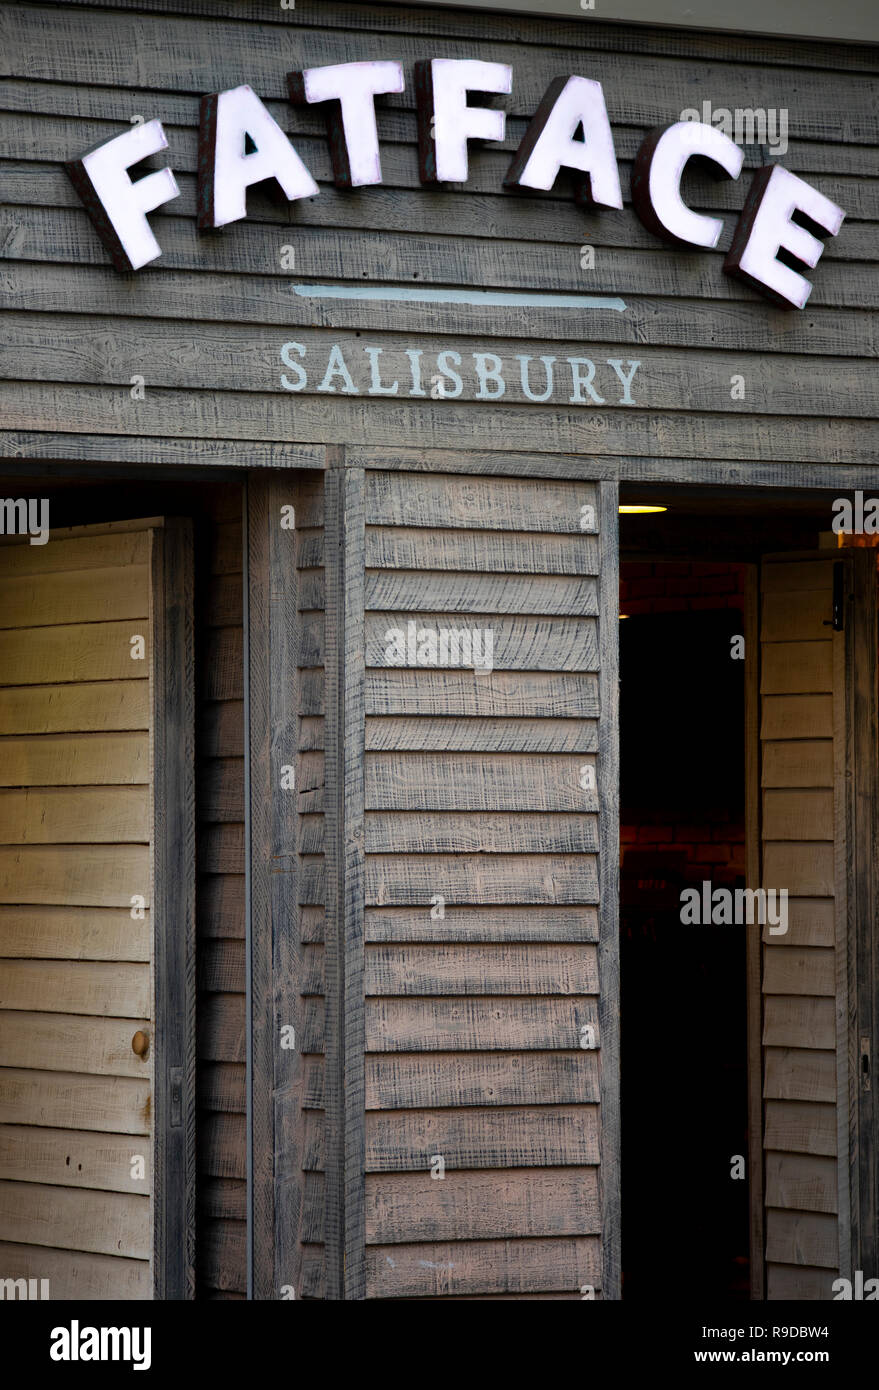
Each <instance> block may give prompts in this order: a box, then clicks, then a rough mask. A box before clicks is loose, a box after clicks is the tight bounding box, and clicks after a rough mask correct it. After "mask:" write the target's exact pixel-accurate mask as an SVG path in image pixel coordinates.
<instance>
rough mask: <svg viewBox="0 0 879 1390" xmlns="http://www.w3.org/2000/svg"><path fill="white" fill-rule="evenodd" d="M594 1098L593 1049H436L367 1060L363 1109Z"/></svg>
mask: <svg viewBox="0 0 879 1390" xmlns="http://www.w3.org/2000/svg"><path fill="white" fill-rule="evenodd" d="M597 1099H598V1053H597V1052H594V1051H593V1052H584V1051H577V1052H533V1051H531V1052H528V1051H520V1052H482V1051H480V1052H478V1053H474V1054H472V1055H471V1054H468V1053H466V1052H464V1053H462V1052H445V1053H443V1052H435V1053H423V1052H418V1053H412V1054H407V1053H401V1054H397V1055H394V1054H387V1055H384V1056H383V1055H381V1054H371V1055H369V1056H367V1058H366V1108H367V1110H412V1109H420V1108H421V1107H437V1106H450V1107H453V1108H456V1107H462V1106H471V1105H482V1106H485V1105H501V1106H503V1105H586V1104H589V1103H591V1102H593V1101H597Z"/></svg>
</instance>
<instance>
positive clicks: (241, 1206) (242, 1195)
mask: <svg viewBox="0 0 879 1390" xmlns="http://www.w3.org/2000/svg"><path fill="white" fill-rule="evenodd" d="M200 1188H201V1192H200V1196H199V1200H198V1205H199V1211H200V1213H201V1214H202V1218H203V1220H204V1221H205V1223H207V1222H208V1221H209V1220H217V1219H218V1220H223V1221H225V1220H228V1221H241V1222H244V1221H246V1219H247V1184H246V1183H245V1182H244V1181H243V1180H241V1179H240V1178H207V1177H204V1178H202V1179H201V1182H200Z"/></svg>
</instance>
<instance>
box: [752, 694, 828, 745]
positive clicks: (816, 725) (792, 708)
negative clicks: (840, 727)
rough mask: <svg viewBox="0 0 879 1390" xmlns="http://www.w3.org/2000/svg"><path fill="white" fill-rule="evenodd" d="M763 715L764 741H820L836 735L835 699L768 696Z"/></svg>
mask: <svg viewBox="0 0 879 1390" xmlns="http://www.w3.org/2000/svg"><path fill="white" fill-rule="evenodd" d="M761 713H762V722H761V726H760V737H761V738H763V739H794V738H805V739H818V738H831V737H832V735H833V696H832V695H765V696H764V697H763V700H762V702H761Z"/></svg>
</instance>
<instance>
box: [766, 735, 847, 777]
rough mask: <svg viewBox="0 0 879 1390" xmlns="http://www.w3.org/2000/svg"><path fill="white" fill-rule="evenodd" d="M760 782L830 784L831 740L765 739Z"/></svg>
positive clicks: (831, 772)
mask: <svg viewBox="0 0 879 1390" xmlns="http://www.w3.org/2000/svg"><path fill="white" fill-rule="evenodd" d="M761 782H762V785H763V786H764V787H832V786H833V740H832V739H829V738H822V739H791V740H786V739H785V740H781V739H773V740H772V741H770V742H765V743H764V744H763V769H762V777H761Z"/></svg>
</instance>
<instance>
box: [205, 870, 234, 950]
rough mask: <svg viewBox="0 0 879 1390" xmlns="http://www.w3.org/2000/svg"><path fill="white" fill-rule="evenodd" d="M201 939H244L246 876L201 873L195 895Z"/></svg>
mask: <svg viewBox="0 0 879 1390" xmlns="http://www.w3.org/2000/svg"><path fill="white" fill-rule="evenodd" d="M196 921H197V924H198V928H197V929H198V936H199V940H201V939H202V938H204V937H237V938H240V939H242V940H243V938H244V874H243V872H242V873H240V874H227V873H216V874H202V875H200V876H199V879H198V891H197V893H196Z"/></svg>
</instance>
